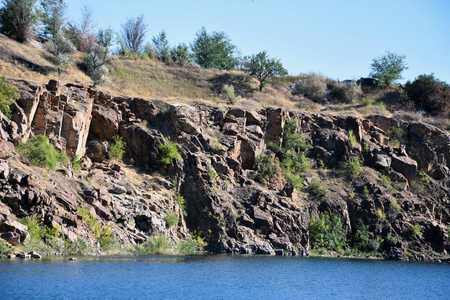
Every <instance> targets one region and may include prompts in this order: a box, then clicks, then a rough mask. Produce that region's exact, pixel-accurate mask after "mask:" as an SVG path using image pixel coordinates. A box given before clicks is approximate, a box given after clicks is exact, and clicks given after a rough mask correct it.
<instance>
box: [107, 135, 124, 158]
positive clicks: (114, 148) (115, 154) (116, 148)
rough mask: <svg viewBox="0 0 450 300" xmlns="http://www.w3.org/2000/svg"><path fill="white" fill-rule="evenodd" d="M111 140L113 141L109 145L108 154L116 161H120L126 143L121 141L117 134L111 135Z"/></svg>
mask: <svg viewBox="0 0 450 300" xmlns="http://www.w3.org/2000/svg"><path fill="white" fill-rule="evenodd" d="M113 141H114V143H112V144H111V145H110V146H109V151H108V155H109V157H110V158H112V159H114V160H116V161H121V160H122V157H123V155H124V153H125V147H126V146H127V144H126V143H125V142H124V141H123V139H122V137H121V136H118V135H115V136H113Z"/></svg>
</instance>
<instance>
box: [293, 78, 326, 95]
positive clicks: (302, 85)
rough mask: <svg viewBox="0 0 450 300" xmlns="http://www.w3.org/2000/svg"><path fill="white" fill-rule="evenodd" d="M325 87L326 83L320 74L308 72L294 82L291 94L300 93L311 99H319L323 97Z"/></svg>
mask: <svg viewBox="0 0 450 300" xmlns="http://www.w3.org/2000/svg"><path fill="white" fill-rule="evenodd" d="M326 88H327V85H326V83H325V80H324V78H323V77H322V76H320V75H318V74H316V73H309V74H306V75H305V76H304V77H303V78H301V79H299V80H297V81H296V82H295V83H294V86H293V88H292V95H300V96H303V97H306V98H308V99H311V100H313V101H321V100H323V98H324V97H325V92H326Z"/></svg>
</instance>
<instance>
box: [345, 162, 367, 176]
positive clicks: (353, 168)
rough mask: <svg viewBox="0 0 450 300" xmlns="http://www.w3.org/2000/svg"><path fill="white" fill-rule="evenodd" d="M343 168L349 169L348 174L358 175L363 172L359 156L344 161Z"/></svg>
mask: <svg viewBox="0 0 450 300" xmlns="http://www.w3.org/2000/svg"><path fill="white" fill-rule="evenodd" d="M342 168H343V169H344V170H346V171H347V174H349V175H351V176H353V177H358V176H359V174H361V172H362V165H361V162H360V161H359V159H358V158H356V157H354V158H353V159H352V160H351V161H350V162H348V163H346V162H344V163H342Z"/></svg>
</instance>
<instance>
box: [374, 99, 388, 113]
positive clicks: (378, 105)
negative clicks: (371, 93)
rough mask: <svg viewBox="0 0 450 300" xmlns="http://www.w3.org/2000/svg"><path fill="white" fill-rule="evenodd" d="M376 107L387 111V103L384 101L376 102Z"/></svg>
mask: <svg viewBox="0 0 450 300" xmlns="http://www.w3.org/2000/svg"><path fill="white" fill-rule="evenodd" d="M375 107H376V108H378V109H379V110H381V111H386V105H385V104H384V102H381V101H379V102H377V103H375Z"/></svg>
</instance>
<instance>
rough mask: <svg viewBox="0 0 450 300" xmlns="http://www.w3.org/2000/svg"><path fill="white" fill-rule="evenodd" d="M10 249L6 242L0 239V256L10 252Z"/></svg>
mask: <svg viewBox="0 0 450 300" xmlns="http://www.w3.org/2000/svg"><path fill="white" fill-rule="evenodd" d="M11 252H12V249H11V247H9V246H8V244H7V242H6V241H5V240H3V239H0V256H3V255H5V256H6V255H8V254H11Z"/></svg>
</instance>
